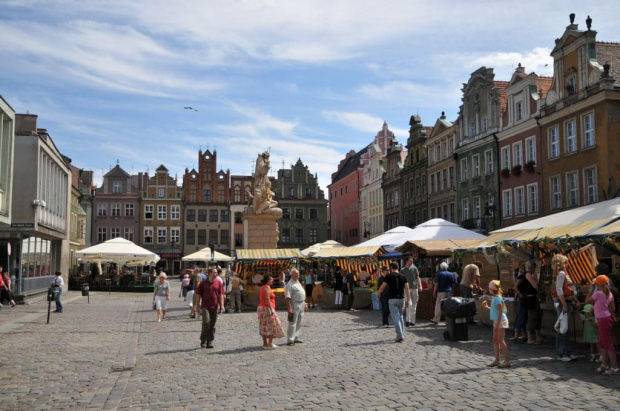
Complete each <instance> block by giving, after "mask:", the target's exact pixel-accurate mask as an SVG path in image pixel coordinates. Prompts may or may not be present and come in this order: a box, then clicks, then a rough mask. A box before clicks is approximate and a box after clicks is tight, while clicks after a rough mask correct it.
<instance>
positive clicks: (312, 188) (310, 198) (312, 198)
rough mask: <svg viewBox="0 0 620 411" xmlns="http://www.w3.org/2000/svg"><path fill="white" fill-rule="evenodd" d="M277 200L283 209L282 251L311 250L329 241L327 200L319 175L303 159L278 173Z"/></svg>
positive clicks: (280, 241)
mask: <svg viewBox="0 0 620 411" xmlns="http://www.w3.org/2000/svg"><path fill="white" fill-rule="evenodd" d="M277 184H278V186H277V189H276V190H275V193H276V195H275V199H276V200H277V201H278V207H280V208H281V209H282V218H281V219H280V220H278V228H279V230H280V239H279V241H278V246H279V247H281V248H299V249H304V248H308V247H310V246H311V245H313V244H316V243H322V242H325V241H327V200H326V199H325V194H324V193H323V190H321V189H320V188H319V181H318V177H317V175H316V174H314V175H313V174H312V173H311V172H310V170H308V166H306V165H304V163H303V162H302V161H301V159H298V160H297V162H296V163H295V165H293V166H291V168H290V169H280V170H278V183H277Z"/></svg>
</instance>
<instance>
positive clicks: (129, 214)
mask: <svg viewBox="0 0 620 411" xmlns="http://www.w3.org/2000/svg"><path fill="white" fill-rule="evenodd" d="M133 210H134V208H133V204H129V203H126V204H125V217H133Z"/></svg>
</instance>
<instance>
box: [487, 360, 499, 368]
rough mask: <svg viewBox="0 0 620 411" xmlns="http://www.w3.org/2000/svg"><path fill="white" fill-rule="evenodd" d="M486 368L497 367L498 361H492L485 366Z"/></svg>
mask: <svg viewBox="0 0 620 411" xmlns="http://www.w3.org/2000/svg"><path fill="white" fill-rule="evenodd" d="M487 367H499V361H493V362H492V363H490V364H487Z"/></svg>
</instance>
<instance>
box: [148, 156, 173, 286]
mask: <svg viewBox="0 0 620 411" xmlns="http://www.w3.org/2000/svg"><path fill="white" fill-rule="evenodd" d="M144 179H145V184H144V187H143V188H142V192H141V200H142V201H141V207H140V229H141V232H142V235H141V236H140V238H139V242H138V244H139V245H140V246H142V247H144V248H146V249H147V250H149V251H152V252H154V253H156V254H158V255H159V257H160V260H159V261H158V263H157V265H158V267H159V268H161V269H162V270H165V271H166V272H167V273H168V274H171V275H174V274H175V273H178V272H179V271H180V269H181V257H183V237H182V235H181V233H182V229H183V218H182V216H183V214H182V210H181V208H182V196H183V189H182V188H180V187H179V186H178V181H177V179H176V178H173V177H172V176H170V174H169V172H168V169H167V168H166V167H165V166H164V165H163V164H162V165H160V166H159V167H157V169H156V170H155V175H154V176H152V177H150V178H149V176H148V174H146V175H145V178H144Z"/></svg>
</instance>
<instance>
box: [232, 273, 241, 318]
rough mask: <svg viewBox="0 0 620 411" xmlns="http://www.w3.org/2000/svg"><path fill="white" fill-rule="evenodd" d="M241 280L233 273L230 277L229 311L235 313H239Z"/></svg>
mask: <svg viewBox="0 0 620 411" xmlns="http://www.w3.org/2000/svg"><path fill="white" fill-rule="evenodd" d="M241 283H242V281H241V278H239V275H238V274H237V273H236V272H234V271H233V273H232V276H231V277H230V309H231V310H234V311H235V312H236V313H240V312H241Z"/></svg>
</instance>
